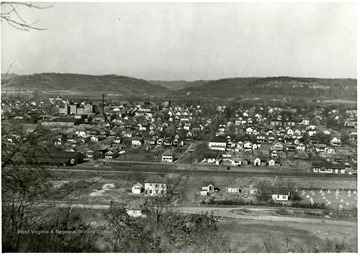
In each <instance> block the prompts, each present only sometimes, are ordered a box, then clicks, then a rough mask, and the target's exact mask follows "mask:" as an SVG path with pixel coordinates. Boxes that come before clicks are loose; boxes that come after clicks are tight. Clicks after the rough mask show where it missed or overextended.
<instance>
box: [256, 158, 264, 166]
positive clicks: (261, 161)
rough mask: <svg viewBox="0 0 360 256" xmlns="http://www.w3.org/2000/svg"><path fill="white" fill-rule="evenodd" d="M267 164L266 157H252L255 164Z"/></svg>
mask: <svg viewBox="0 0 360 256" xmlns="http://www.w3.org/2000/svg"><path fill="white" fill-rule="evenodd" d="M266 164H267V160H266V158H263V157H257V158H255V159H254V165H255V166H264V165H266Z"/></svg>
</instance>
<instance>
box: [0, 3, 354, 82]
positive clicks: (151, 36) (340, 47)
mask: <svg viewBox="0 0 360 256" xmlns="http://www.w3.org/2000/svg"><path fill="white" fill-rule="evenodd" d="M40 5H42V6H47V5H49V4H46V3H41V4H40ZM50 5H52V7H51V8H49V9H44V10H37V9H31V10H26V9H24V8H18V12H19V13H20V14H21V15H22V17H23V18H24V19H25V20H26V21H28V22H34V21H37V20H38V21H39V23H37V24H36V26H38V27H42V28H46V29H47V30H45V31H31V32H23V31H19V30H16V29H14V28H12V27H10V26H9V25H7V24H6V23H4V22H2V25H1V26H2V27H1V28H2V34H1V44H2V46H1V54H2V56H1V64H2V65H1V70H2V72H6V71H7V69H8V67H9V65H10V64H11V63H13V62H15V64H14V65H13V66H12V68H11V72H14V73H17V74H32V73H42V72H59V73H84V74H119V75H126V76H134V77H137V78H143V79H163V80H180V79H182V80H197V79H218V78H225V77H247V76H260V77H264V76H280V75H283V76H306V77H330V78H333V77H343V78H347V77H351V78H355V77H356V5H355V4H354V3H300V4H295V3H265V4H264V3H227V4H223V3H180V4H177V3H51V4H50Z"/></svg>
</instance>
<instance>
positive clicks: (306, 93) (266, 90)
mask: <svg viewBox="0 0 360 256" xmlns="http://www.w3.org/2000/svg"><path fill="white" fill-rule="evenodd" d="M356 83H357V81H356V79H323V78H297V77H268V78H229V79H220V80H216V81H211V82H209V83H206V84H204V85H202V86H198V87H190V88H184V89H181V90H179V91H177V94H178V95H181V94H183V95H188V96H191V95H192V96H201V97H241V96H264V95H277V96H279V95H284V96H293V97H311V98H341V99H356V91H357V88H356Z"/></svg>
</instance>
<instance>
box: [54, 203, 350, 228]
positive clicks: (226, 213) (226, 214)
mask: <svg viewBox="0 0 360 256" xmlns="http://www.w3.org/2000/svg"><path fill="white" fill-rule="evenodd" d="M56 206H57V207H62V208H65V207H69V204H67V203H62V202H59V203H57V204H56ZM71 207H72V208H82V209H89V210H90V209H97V210H105V209H109V207H110V206H109V205H108V204H107V205H104V204H77V203H75V204H71ZM242 208H243V207H242ZM239 209H241V207H234V208H219V207H179V208H176V209H175V210H176V211H178V212H180V213H187V214H197V213H202V212H203V213H204V212H212V213H213V214H214V215H215V216H218V217H223V218H232V219H246V220H258V221H278V222H295V223H314V224H327V225H329V224H330V225H341V226H356V225H357V222H355V221H345V220H333V219H325V218H310V217H309V218H303V217H288V216H271V215H259V216H251V215H247V214H241V215H239V214H236V213H234V212H233V211H234V210H239ZM253 210H254V211H257V212H259V211H264V212H265V211H267V212H269V211H273V210H274V209H273V208H251V211H253Z"/></svg>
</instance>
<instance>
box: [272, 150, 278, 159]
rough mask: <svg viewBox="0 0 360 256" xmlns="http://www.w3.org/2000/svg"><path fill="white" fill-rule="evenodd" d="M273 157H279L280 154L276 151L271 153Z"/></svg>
mask: <svg viewBox="0 0 360 256" xmlns="http://www.w3.org/2000/svg"><path fill="white" fill-rule="evenodd" d="M270 155H271V157H278V152H277V151H276V150H273V151H271V153H270Z"/></svg>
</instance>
